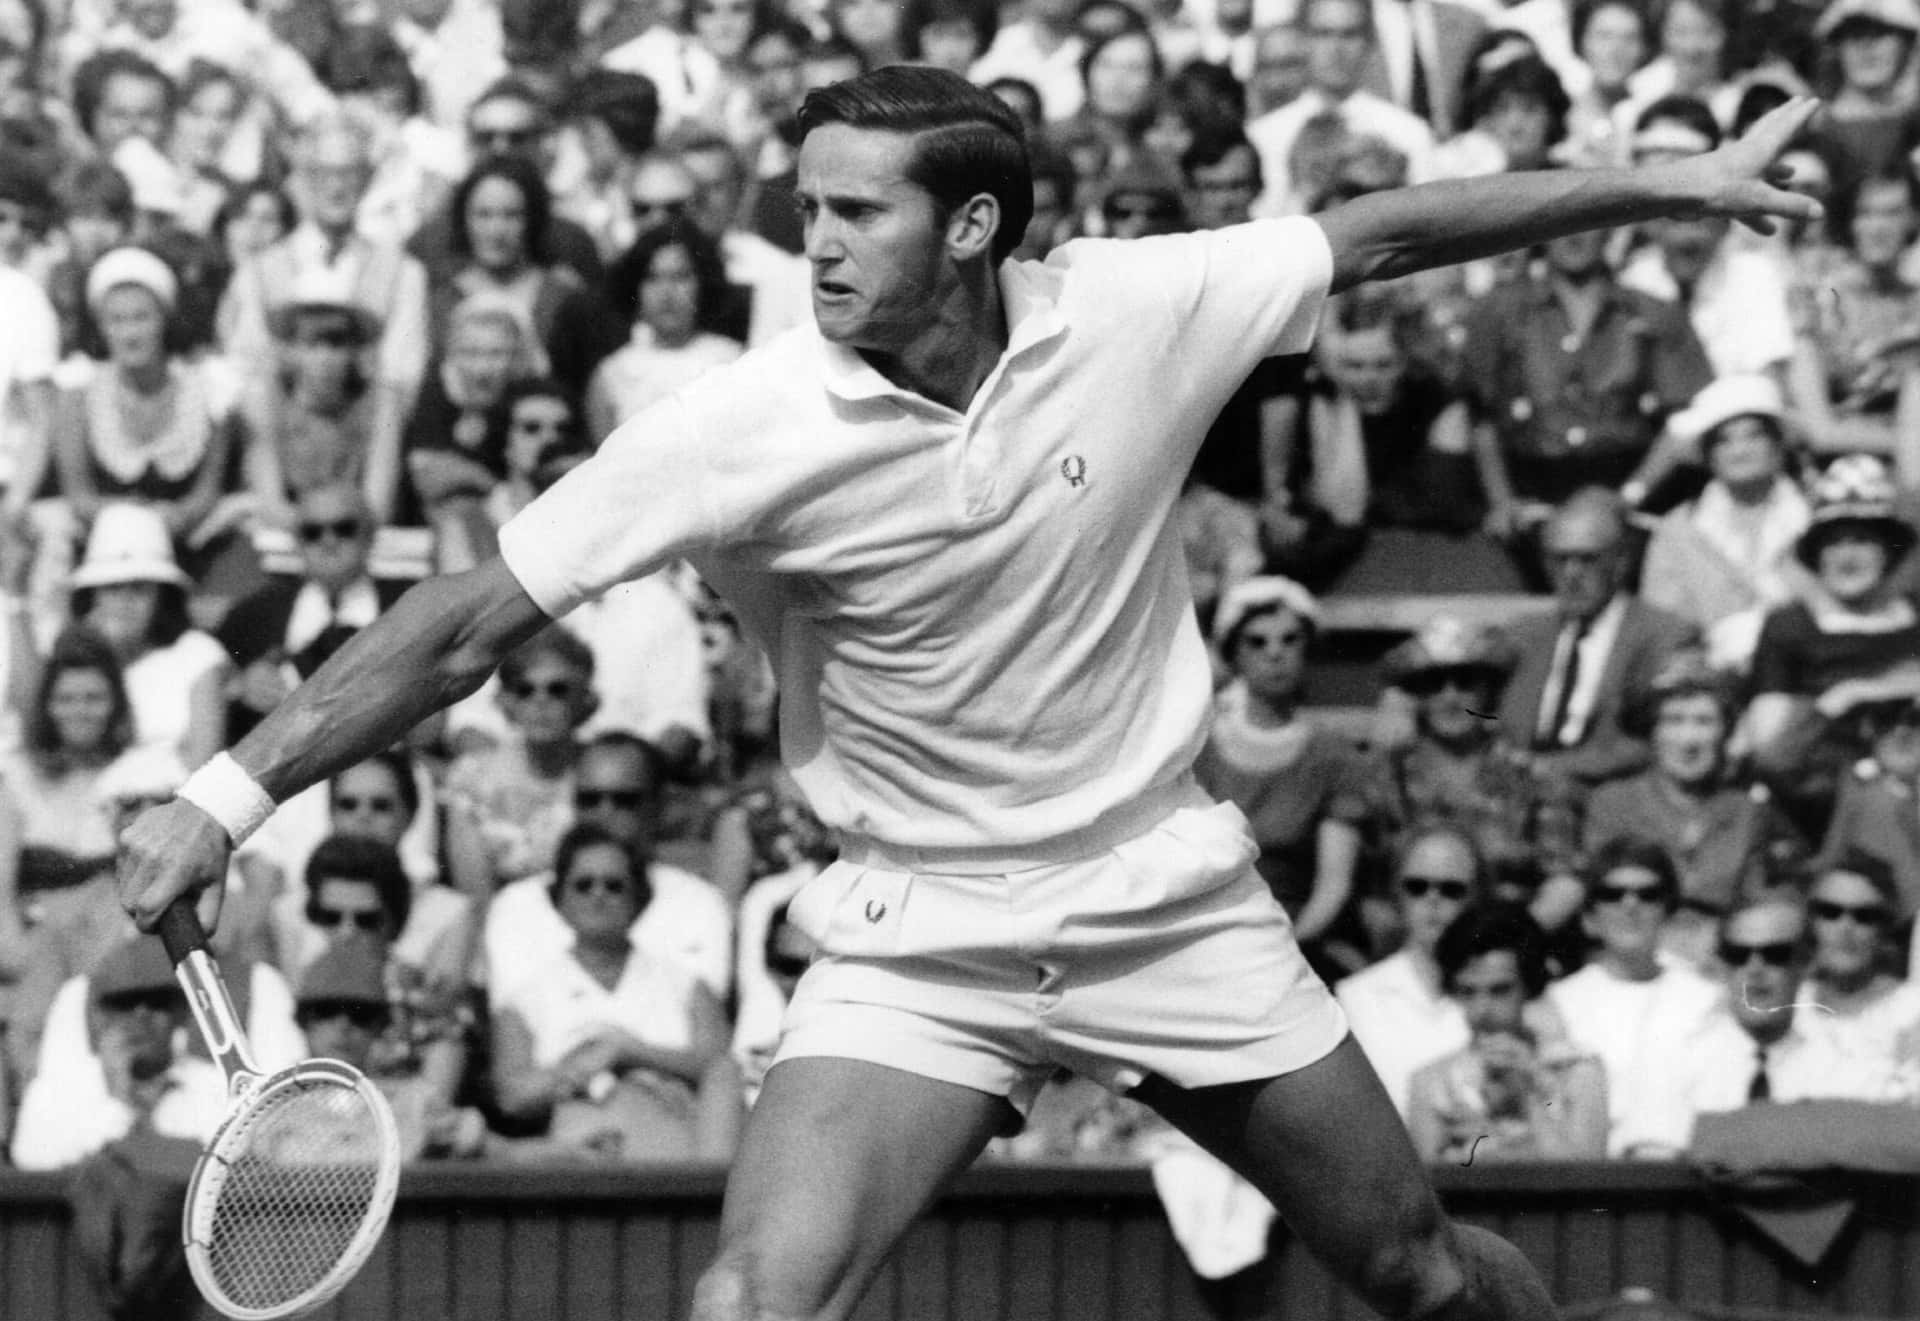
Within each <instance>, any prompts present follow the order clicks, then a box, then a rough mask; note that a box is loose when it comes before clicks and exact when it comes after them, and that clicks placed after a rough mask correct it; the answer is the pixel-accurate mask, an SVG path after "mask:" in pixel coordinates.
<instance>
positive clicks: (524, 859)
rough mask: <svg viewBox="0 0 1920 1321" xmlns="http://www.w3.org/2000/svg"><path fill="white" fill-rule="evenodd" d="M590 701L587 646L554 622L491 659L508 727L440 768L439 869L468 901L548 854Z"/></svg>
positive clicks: (528, 870) (564, 813) (533, 868)
mask: <svg viewBox="0 0 1920 1321" xmlns="http://www.w3.org/2000/svg"><path fill="white" fill-rule="evenodd" d="M598 700H599V699H598V697H597V696H596V695H595V692H594V687H593V652H592V651H590V650H589V649H588V648H587V645H586V644H585V643H584V642H582V641H581V640H580V639H579V638H577V637H575V636H574V635H573V634H572V633H569V632H568V631H567V630H566V629H565V628H564V627H562V626H561V625H558V624H554V625H550V626H549V627H547V628H546V629H543V630H542V631H541V632H539V633H538V634H536V635H535V636H534V637H533V638H532V639H530V640H529V641H527V642H525V643H522V644H521V645H520V646H519V647H518V648H516V649H515V650H514V651H513V652H512V654H510V655H509V656H508V657H507V659H506V660H504V661H502V662H501V663H500V690H499V701H500V706H501V710H502V711H503V712H504V713H505V714H506V718H507V724H508V725H509V726H510V727H511V734H510V736H509V737H508V738H506V739H504V740H502V741H500V742H498V743H495V744H491V745H489V746H486V747H483V748H478V749H475V750H473V751H470V752H467V753H464V754H462V755H461V756H460V757H459V758H458V759H457V760H456V761H455V762H454V763H453V765H452V766H451V767H449V768H448V770H447V784H446V794H445V798H446V804H447V874H448V877H449V878H450V879H451V880H452V882H453V884H454V886H455V887H456V888H457V889H459V890H460V891H461V893H463V894H465V895H467V896H469V897H470V898H471V899H472V900H473V901H474V902H475V903H476V904H483V903H485V902H487V901H488V900H489V899H491V898H492V897H493V893H494V891H495V890H497V889H499V888H500V887H501V886H502V885H505V884H506V883H507V882H508V881H516V880H519V879H521V878H522V877H525V876H532V875H534V874H535V873H536V872H538V871H540V870H541V868H542V867H543V866H544V865H545V864H546V862H547V860H548V859H549V858H551V857H552V856H553V845H554V843H555V841H557V840H558V839H559V838H560V833H561V832H562V831H563V830H564V829H565V828H566V824H567V819H568V814H569V811H570V805H571V801H572V796H573V773H574V770H575V768H576V766H577V765H578V764H579V760H580V742H579V730H580V726H581V725H582V724H584V723H585V722H586V719H587V717H588V716H590V715H592V714H593V709H594V707H595V705H596V704H597V702H598Z"/></svg>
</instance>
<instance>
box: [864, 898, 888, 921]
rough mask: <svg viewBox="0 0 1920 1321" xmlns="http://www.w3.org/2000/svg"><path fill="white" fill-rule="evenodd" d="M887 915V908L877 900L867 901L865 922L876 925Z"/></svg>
mask: <svg viewBox="0 0 1920 1321" xmlns="http://www.w3.org/2000/svg"><path fill="white" fill-rule="evenodd" d="M886 915H887V906H886V905H885V904H883V903H881V902H880V901H879V900H878V899H869V900H867V921H869V922H873V923H878V922H879V921H880V919H881V918H883V917H885V916H886Z"/></svg>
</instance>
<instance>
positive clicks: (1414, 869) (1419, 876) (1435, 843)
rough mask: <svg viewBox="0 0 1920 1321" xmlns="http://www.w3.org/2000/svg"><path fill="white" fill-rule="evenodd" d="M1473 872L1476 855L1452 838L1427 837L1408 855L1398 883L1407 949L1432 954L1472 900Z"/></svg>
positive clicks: (1436, 835)
mask: <svg viewBox="0 0 1920 1321" xmlns="http://www.w3.org/2000/svg"><path fill="white" fill-rule="evenodd" d="M1473 871H1474V868H1473V855H1472V854H1470V853H1468V852H1467V849H1466V846H1465V845H1464V844H1462V843H1461V842H1460V841H1459V840H1458V839H1455V838H1454V837H1453V836H1452V835H1448V834H1432V835H1428V836H1426V837H1425V838H1424V839H1421V840H1420V841H1418V842H1417V843H1415V844H1414V846H1413V847H1412V848H1411V849H1409V850H1408V851H1407V856H1406V859H1405V860H1404V861H1403V862H1402V863H1401V864H1400V874H1399V876H1398V877H1397V878H1396V883H1397V885H1398V886H1399V890H1400V915H1401V918H1402V920H1403V921H1404V922H1405V923H1406V928H1407V944H1408V945H1410V946H1411V947H1412V948H1414V949H1417V950H1422V951H1425V952H1426V953H1429V954H1431V953H1432V952H1433V948H1434V946H1435V945H1438V944H1439V943H1440V933H1441V932H1443V931H1445V930H1446V929H1447V923H1449V922H1451V921H1453V919H1454V918H1456V917H1458V916H1460V910H1461V909H1463V908H1465V907H1466V906H1467V901H1468V900H1469V899H1471V898H1472V897H1473V881H1474V875H1473Z"/></svg>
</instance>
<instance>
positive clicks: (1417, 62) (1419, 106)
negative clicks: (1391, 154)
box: [1407, 10, 1433, 125]
mask: <svg viewBox="0 0 1920 1321" xmlns="http://www.w3.org/2000/svg"><path fill="white" fill-rule="evenodd" d="M1407 16H1408V17H1409V18H1412V17H1413V14H1412V11H1411V10H1409V11H1408V15H1407ZM1407 109H1409V110H1411V111H1413V113H1414V114H1416V115H1418V116H1420V118H1421V119H1422V120H1424V121H1425V122H1426V123H1427V124H1429V125H1432V124H1433V91H1432V89H1431V88H1429V87H1428V86H1427V57H1426V55H1425V53H1424V52H1422V51H1421V49H1420V33H1419V31H1418V29H1417V28H1416V29H1415V31H1414V33H1413V81H1412V83H1411V85H1410V86H1409V87H1408V89H1407Z"/></svg>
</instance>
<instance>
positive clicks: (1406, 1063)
mask: <svg viewBox="0 0 1920 1321" xmlns="http://www.w3.org/2000/svg"><path fill="white" fill-rule="evenodd" d="M1393 886H1394V894H1395V898H1396V900H1397V902H1398V904H1399V908H1400V922H1401V926H1402V929H1403V930H1404V932H1405V940H1404V942H1403V943H1402V944H1401V946H1400V949H1399V950H1398V951H1397V952H1396V953H1393V954H1390V955H1388V956H1387V957H1386V958H1384V959H1382V960H1381V961H1380V962H1378V963H1376V964H1374V965H1373V966H1372V967H1369V968H1366V969H1364V970H1362V971H1360V972H1356V973H1354V974H1353V975H1352V976H1350V977H1346V978H1343V979H1342V980H1341V981H1340V982H1339V983H1337V984H1336V985H1335V986H1334V988H1333V990H1334V996H1335V998H1336V999H1338V1000H1339V1002H1340V1007H1341V1008H1342V1009H1343V1010H1345V1011H1346V1015H1347V1023H1348V1025H1349V1026H1350V1027H1351V1028H1352V1030H1353V1039H1354V1040H1355V1041H1357V1042H1359V1043H1360V1049H1361V1050H1363V1051H1364V1052H1366V1056H1367V1060H1368V1062H1369V1063H1370V1064H1372V1065H1373V1071H1374V1072H1375V1073H1377V1074H1379V1075H1380V1081H1381V1082H1382V1083H1383V1084H1384V1085H1385V1086H1386V1089H1387V1095H1388V1096H1390V1097H1392V1098H1393V1103H1394V1105H1395V1107H1397V1108H1398V1109H1399V1111H1400V1114H1401V1116H1402V1117H1403V1118H1404V1117H1405V1116H1406V1115H1407V1113H1408V1111H1409V1108H1410V1096H1411V1089H1412V1085H1413V1075H1414V1074H1415V1073H1417V1072H1418V1071H1419V1070H1420V1068H1421V1067H1422V1066H1423V1065H1426V1064H1430V1063H1432V1062H1433V1061H1434V1060H1437V1059H1441V1058H1443V1057H1445V1056H1447V1055H1449V1054H1451V1053H1453V1052H1454V1051H1457V1050H1460V1049H1462V1048H1463V1047H1465V1046H1466V1044H1467V1041H1468V1032H1467V1020H1466V1015H1465V1013H1464V1012H1463V1011H1462V1010H1461V1008H1460V1005H1459V1002H1458V1001H1455V1000H1451V999H1448V998H1447V995H1446V993H1445V992H1444V990H1443V989H1442V988H1441V985H1440V964H1439V960H1438V959H1437V958H1436V956H1435V952H1434V951H1435V950H1436V949H1437V948H1438V946H1439V944H1440V935H1441V933H1442V932H1444V931H1445V930H1446V929H1447V926H1448V924H1449V923H1451V922H1452V921H1453V920H1454V918H1456V917H1458V916H1459V915H1460V913H1461V910H1463V909H1464V908H1466V906H1467V904H1468V903H1469V902H1471V901H1472V900H1473V899H1475V898H1477V897H1478V894H1479V891H1480V888H1481V874H1480V855H1479V853H1478V852H1477V851H1476V850H1475V848H1474V844H1473V839H1472V837H1471V836H1469V835H1467V834H1466V833H1465V832H1464V831H1462V830H1461V829H1460V828H1459V827H1458V826H1454V825H1421V826H1416V827H1414V828H1413V829H1412V830H1409V831H1408V832H1407V833H1406V835H1405V836H1404V837H1403V839H1402V841H1401V844H1400V849H1399V853H1398V856H1397V857H1396V859H1395V861H1394V866H1393Z"/></svg>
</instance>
